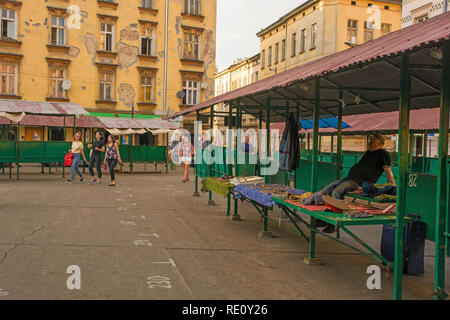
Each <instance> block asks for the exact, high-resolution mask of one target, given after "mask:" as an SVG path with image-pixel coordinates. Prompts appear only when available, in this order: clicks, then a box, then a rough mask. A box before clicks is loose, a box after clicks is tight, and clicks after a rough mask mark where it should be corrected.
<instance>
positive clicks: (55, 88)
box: [50, 67, 66, 98]
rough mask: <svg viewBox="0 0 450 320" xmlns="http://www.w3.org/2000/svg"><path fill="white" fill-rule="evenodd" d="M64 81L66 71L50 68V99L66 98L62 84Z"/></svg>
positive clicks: (60, 68)
mask: <svg viewBox="0 0 450 320" xmlns="http://www.w3.org/2000/svg"><path fill="white" fill-rule="evenodd" d="M64 80H66V69H65V68H62V67H50V97H52V98H66V90H64V89H63V82H64Z"/></svg>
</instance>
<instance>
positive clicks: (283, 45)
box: [281, 39, 286, 61]
mask: <svg viewBox="0 0 450 320" xmlns="http://www.w3.org/2000/svg"><path fill="white" fill-rule="evenodd" d="M284 60H286V39H283V41H282V42H281V61H284Z"/></svg>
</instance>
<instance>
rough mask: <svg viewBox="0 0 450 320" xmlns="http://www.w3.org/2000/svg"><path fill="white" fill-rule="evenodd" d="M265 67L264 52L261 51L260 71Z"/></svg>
mask: <svg viewBox="0 0 450 320" xmlns="http://www.w3.org/2000/svg"><path fill="white" fill-rule="evenodd" d="M265 67H266V50H263V51H262V53H261V69H264V68H265Z"/></svg>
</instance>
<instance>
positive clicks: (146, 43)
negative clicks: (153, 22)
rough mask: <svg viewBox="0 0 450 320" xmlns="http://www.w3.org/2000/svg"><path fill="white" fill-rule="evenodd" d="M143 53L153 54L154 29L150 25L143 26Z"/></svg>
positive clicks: (146, 54)
mask: <svg viewBox="0 0 450 320" xmlns="http://www.w3.org/2000/svg"><path fill="white" fill-rule="evenodd" d="M141 54H142V55H144V56H152V55H153V30H152V28H151V27H149V26H144V27H142V32H141Z"/></svg>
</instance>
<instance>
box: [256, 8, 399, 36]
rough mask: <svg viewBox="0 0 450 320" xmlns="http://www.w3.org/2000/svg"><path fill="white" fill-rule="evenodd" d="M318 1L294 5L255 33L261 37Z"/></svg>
mask: <svg viewBox="0 0 450 320" xmlns="http://www.w3.org/2000/svg"><path fill="white" fill-rule="evenodd" d="M317 2H320V0H307V1H306V2H304V3H302V4H301V5H299V6H298V7H296V8H295V9H292V10H291V11H289V12H288V13H286V14H285V15H283V16H282V17H280V18H279V19H278V20H277V21H275V22H273V23H272V24H270V25H269V26H267V27H265V28H263V29H261V31H259V32H258V33H257V34H256V35H257V36H258V37H261V36H262V35H264V34H265V33H267V32H269V31H270V30H272V29H274V28H276V27H278V26H280V25H281V24H284V23H286V22H287V20H289V19H290V18H292V17H293V16H295V15H296V14H298V13H299V12H302V10H304V9H306V8H308V7H309V6H311V5H313V4H315V3H317ZM373 2H385V3H394V4H402V0H382V1H379V0H373Z"/></svg>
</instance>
